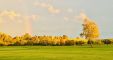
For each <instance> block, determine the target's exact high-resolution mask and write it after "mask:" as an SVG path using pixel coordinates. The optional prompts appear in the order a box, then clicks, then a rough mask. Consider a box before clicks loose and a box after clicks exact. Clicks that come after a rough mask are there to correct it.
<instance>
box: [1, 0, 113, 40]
mask: <svg viewBox="0 0 113 60" xmlns="http://www.w3.org/2000/svg"><path fill="white" fill-rule="evenodd" d="M82 11H83V12H84V13H85V14H86V15H87V16H88V17H89V18H91V19H92V20H94V21H95V22H96V23H97V24H98V26H99V28H100V32H101V37H102V38H112V37H113V25H112V22H113V17H112V16H113V0H0V31H1V32H5V33H7V34H10V35H12V36H16V35H21V34H24V33H25V32H29V33H31V34H32V35H54V36H56V35H64V34H65V35H68V36H70V37H77V36H79V34H80V33H81V32H82V25H81V24H82V21H81V20H79V19H77V18H76V17H77V16H79V14H80V13H81V12H82Z"/></svg>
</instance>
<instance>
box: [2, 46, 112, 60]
mask: <svg viewBox="0 0 113 60" xmlns="http://www.w3.org/2000/svg"><path fill="white" fill-rule="evenodd" d="M0 60H113V46H111V45H109V46H107V45H100V46H94V48H90V47H89V46H1V47H0Z"/></svg>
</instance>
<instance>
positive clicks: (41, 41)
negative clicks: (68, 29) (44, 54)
mask: <svg viewBox="0 0 113 60" xmlns="http://www.w3.org/2000/svg"><path fill="white" fill-rule="evenodd" d="M91 43H92V44H112V43H113V40H112V39H104V40H99V39H98V40H91V41H90V40H87V39H82V38H75V39H70V38H69V37H68V36H66V35H63V36H31V35H29V34H28V33H26V34H24V35H22V36H16V37H11V36H10V35H7V34H4V33H0V45H1V46H12V45H13V46H28V45H31V46H32V45H42V46H70V45H86V44H91Z"/></svg>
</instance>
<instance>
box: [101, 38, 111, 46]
mask: <svg viewBox="0 0 113 60" xmlns="http://www.w3.org/2000/svg"><path fill="white" fill-rule="evenodd" d="M102 42H103V43H104V44H107V45H108V44H111V43H112V41H111V40H110V39H104V40H103V41H102Z"/></svg>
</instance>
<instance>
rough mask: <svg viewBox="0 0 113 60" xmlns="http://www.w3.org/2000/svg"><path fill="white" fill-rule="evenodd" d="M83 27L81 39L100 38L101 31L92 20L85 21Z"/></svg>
mask: <svg viewBox="0 0 113 60" xmlns="http://www.w3.org/2000/svg"><path fill="white" fill-rule="evenodd" d="M82 26H83V32H82V33H81V34H80V36H81V37H84V38H85V39H88V40H89V39H96V38H98V37H99V35H100V34H99V29H98V25H97V24H96V23H95V22H93V21H90V20H87V19H85V20H84V23H83V24H82Z"/></svg>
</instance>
